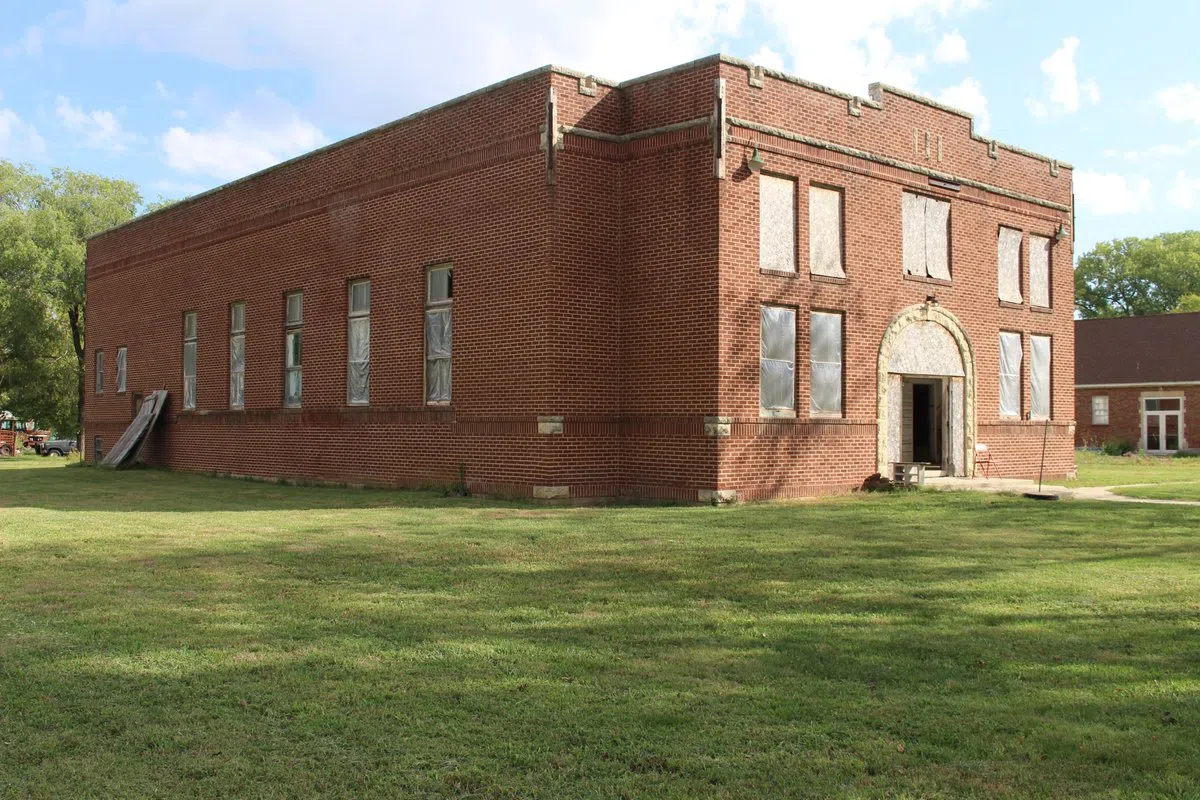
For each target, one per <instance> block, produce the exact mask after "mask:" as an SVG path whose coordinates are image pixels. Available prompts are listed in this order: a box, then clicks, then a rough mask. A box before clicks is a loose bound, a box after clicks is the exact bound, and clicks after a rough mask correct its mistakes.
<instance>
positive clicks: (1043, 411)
mask: <svg viewBox="0 0 1200 800" xmlns="http://www.w3.org/2000/svg"><path fill="white" fill-rule="evenodd" d="M1029 413H1030V416H1032V417H1033V418H1034V419H1049V418H1050V337H1049V336H1030V337H1029Z"/></svg>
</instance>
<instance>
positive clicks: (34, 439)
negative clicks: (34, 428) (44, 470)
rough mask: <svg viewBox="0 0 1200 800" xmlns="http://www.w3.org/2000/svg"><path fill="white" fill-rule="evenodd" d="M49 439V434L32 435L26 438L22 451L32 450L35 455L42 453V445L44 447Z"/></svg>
mask: <svg viewBox="0 0 1200 800" xmlns="http://www.w3.org/2000/svg"><path fill="white" fill-rule="evenodd" d="M49 438H50V436H49V434H45V433H31V434H29V435H28V436H26V437H25V444H23V445H21V449H22V450H32V451H33V452H35V453H41V452H42V445H44V444H45V443H46V441H47V440H48V439H49Z"/></svg>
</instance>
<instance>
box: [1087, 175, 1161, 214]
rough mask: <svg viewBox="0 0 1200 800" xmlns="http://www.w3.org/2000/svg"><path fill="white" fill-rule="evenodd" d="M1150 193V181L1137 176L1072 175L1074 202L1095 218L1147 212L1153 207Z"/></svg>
mask: <svg viewBox="0 0 1200 800" xmlns="http://www.w3.org/2000/svg"><path fill="white" fill-rule="evenodd" d="M1150 191H1151V186H1150V181H1149V180H1147V179H1146V178H1144V177H1142V176H1141V175H1130V176H1125V175H1118V174H1116V173H1113V172H1105V173H1100V172H1088V171H1083V172H1076V173H1075V196H1076V199H1077V200H1078V201H1079V204H1080V205H1081V206H1083V207H1084V208H1085V209H1087V210H1088V211H1090V212H1091V213H1093V214H1096V215H1097V216H1109V215H1114V214H1138V213H1140V212H1142V211H1148V210H1150V209H1151V208H1152V207H1153V202H1152V201H1151V198H1150Z"/></svg>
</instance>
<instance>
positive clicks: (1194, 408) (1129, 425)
mask: <svg viewBox="0 0 1200 800" xmlns="http://www.w3.org/2000/svg"><path fill="white" fill-rule="evenodd" d="M1097 395H1100V396H1103V397H1107V398H1108V424H1100V425H1097V424H1094V423H1093V422H1092V398H1093V397H1095V396H1097ZM1145 397H1168V398H1175V397H1178V398H1181V399H1182V400H1183V403H1182V406H1183V408H1182V411H1183V413H1182V423H1183V424H1182V434H1183V435H1182V439H1183V441H1182V444H1181V449H1185V450H1186V449H1191V450H1194V449H1196V448H1197V447H1198V446H1200V382H1197V383H1195V384H1192V385H1190V386H1173V385H1170V384H1168V385H1154V384H1150V385H1146V386H1109V387H1102V388H1096V387H1087V388H1079V389H1076V390H1075V418H1076V419H1077V420H1079V423H1078V425H1077V427H1076V429H1075V444H1076V445H1077V446H1079V447H1092V448H1095V447H1100V446H1101V445H1104V444H1106V443H1108V442H1122V443H1125V444H1128V445H1131V446H1132V447H1133V448H1135V449H1138V448H1141V447H1143V446H1144V441H1143V439H1142V433H1143V431H1142V401H1143V398H1145Z"/></svg>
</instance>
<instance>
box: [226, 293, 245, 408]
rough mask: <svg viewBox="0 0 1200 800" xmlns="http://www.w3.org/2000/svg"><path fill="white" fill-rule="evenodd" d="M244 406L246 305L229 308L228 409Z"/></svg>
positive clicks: (236, 304) (235, 305) (235, 304)
mask: <svg viewBox="0 0 1200 800" xmlns="http://www.w3.org/2000/svg"><path fill="white" fill-rule="evenodd" d="M245 406H246V304H245V303H234V304H233V305H231V306H230V307H229V407H230V408H245Z"/></svg>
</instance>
